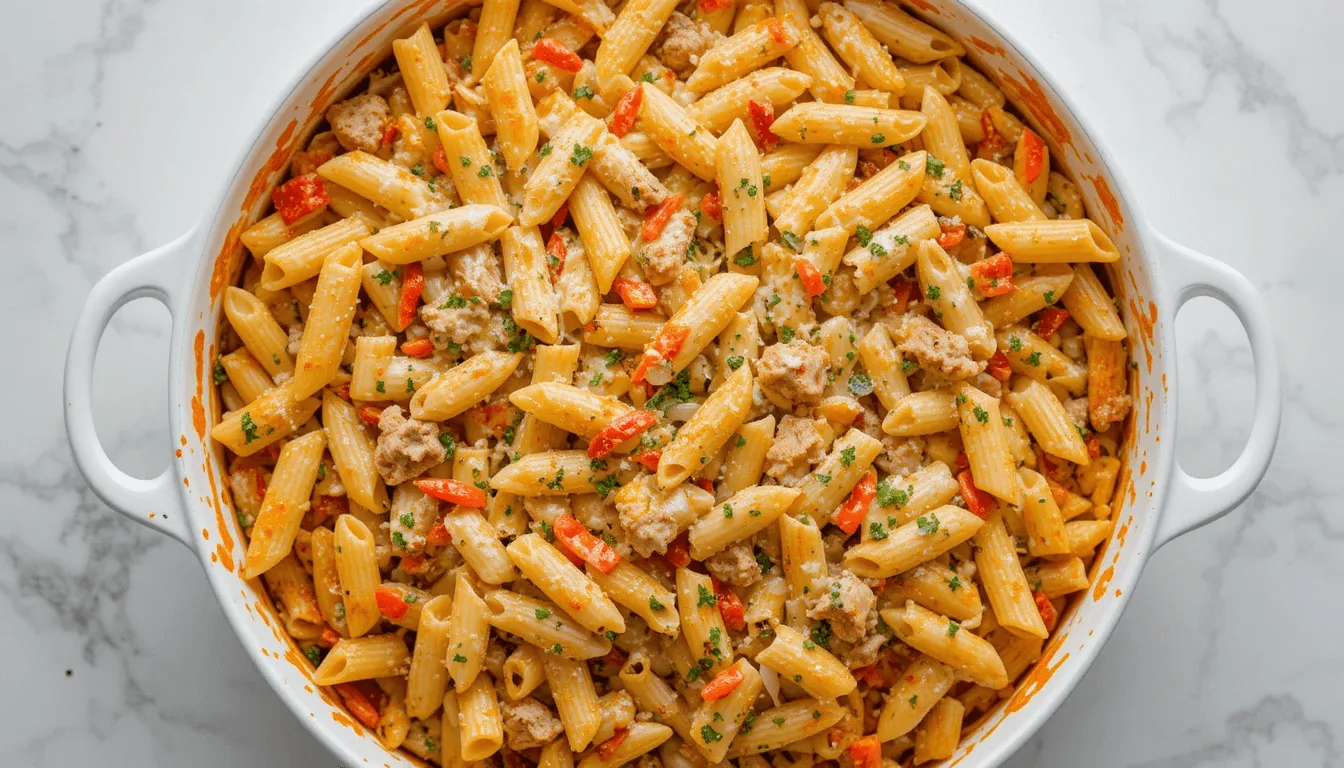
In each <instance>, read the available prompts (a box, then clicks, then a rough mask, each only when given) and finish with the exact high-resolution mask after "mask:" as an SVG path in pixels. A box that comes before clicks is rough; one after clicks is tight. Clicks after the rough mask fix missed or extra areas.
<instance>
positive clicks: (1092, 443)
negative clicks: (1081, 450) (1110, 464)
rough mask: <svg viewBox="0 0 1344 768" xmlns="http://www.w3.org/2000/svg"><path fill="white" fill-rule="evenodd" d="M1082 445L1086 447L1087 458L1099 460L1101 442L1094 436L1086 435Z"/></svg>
mask: <svg viewBox="0 0 1344 768" xmlns="http://www.w3.org/2000/svg"><path fill="white" fill-rule="evenodd" d="M1083 443H1084V444H1085V445H1086V446H1087V455H1088V458H1092V459H1097V458H1101V441H1100V440H1098V439H1097V436H1096V435H1088V436H1087V439H1086V440H1084V441H1083Z"/></svg>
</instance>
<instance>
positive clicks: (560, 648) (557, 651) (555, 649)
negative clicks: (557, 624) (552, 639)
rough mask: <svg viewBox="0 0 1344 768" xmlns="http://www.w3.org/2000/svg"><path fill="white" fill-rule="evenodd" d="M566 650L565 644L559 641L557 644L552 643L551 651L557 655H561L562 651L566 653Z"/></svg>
mask: <svg viewBox="0 0 1344 768" xmlns="http://www.w3.org/2000/svg"><path fill="white" fill-rule="evenodd" d="M564 652H565V646H563V645H561V644H559V643H556V644H555V645H552V646H551V653H554V654H555V655H557V656H558V655H560V654H562V653H564Z"/></svg>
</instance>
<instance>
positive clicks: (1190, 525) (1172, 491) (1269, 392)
mask: <svg viewBox="0 0 1344 768" xmlns="http://www.w3.org/2000/svg"><path fill="white" fill-rule="evenodd" d="M1152 240H1153V242H1154V243H1155V244H1156V245H1157V251H1158V256H1159V259H1160V263H1161V265H1162V272H1163V273H1164V274H1163V277H1164V278H1167V279H1166V280H1164V282H1166V284H1167V285H1168V286H1170V289H1169V290H1170V291H1171V294H1170V295H1169V296H1168V297H1167V306H1168V307H1170V309H1169V310H1168V311H1169V312H1171V313H1172V314H1171V315H1170V317H1172V318H1174V317H1175V316H1176V313H1177V312H1179V311H1180V309H1181V307H1182V306H1184V305H1185V303H1186V302H1187V301H1189V300H1191V299H1193V298H1195V297H1198V296H1208V297H1210V298H1213V299H1216V300H1217V301H1219V302H1222V304H1223V305H1224V306H1226V307H1227V308H1228V309H1230V310H1232V312H1233V314H1235V315H1236V316H1237V319H1238V320H1240V321H1241V325H1242V327H1243V328H1245V329H1246V336H1247V338H1248V339H1250V342H1251V355H1252V356H1253V357H1254V367H1255V415H1254V418H1253V421H1252V422H1251V434H1250V437H1249V438H1248V439H1247V440H1246V446H1245V448H1243V449H1242V451H1241V455H1240V456H1238V457H1237V460H1236V461H1234V462H1232V466H1230V467H1228V468H1227V469H1226V470H1224V471H1223V472H1221V473H1219V474H1217V475H1214V476H1213V477H1192V476H1190V474H1188V473H1187V472H1186V471H1185V470H1184V469H1182V468H1181V464H1180V462H1179V461H1177V462H1176V463H1175V466H1174V467H1173V469H1172V475H1171V483H1170V485H1169V487H1168V490H1167V498H1166V503H1165V504H1164V505H1163V512H1162V516H1161V518H1160V521H1159V522H1158V528H1157V537H1156V538H1155V539H1154V541H1155V544H1156V547H1161V546H1162V545H1164V544H1166V543H1167V542H1169V541H1171V540H1172V539H1175V538H1176V537H1177V536H1180V535H1182V534H1184V533H1188V532H1190V531H1193V530H1194V529H1196V528H1199V527H1201V526H1204V525H1207V524H1208V523H1211V522H1213V521H1214V520H1217V519H1218V518H1220V517H1222V516H1223V515H1226V514H1227V513H1228V512H1231V511H1232V510H1233V509H1235V508H1236V507H1237V505H1239V504H1241V502H1243V501H1245V500H1246V497H1247V496H1250V495H1251V491H1253V490H1255V486H1256V485H1257V484H1258V483H1259V482H1260V479H1261V478H1262V477H1264V475H1265V471H1266V470H1267V469H1269V461H1270V459H1271V458H1273V456H1274V446H1275V443H1276V442H1277V441H1278V436H1279V422H1280V421H1281V418H1282V415H1283V398H1282V394H1281V391H1280V389H1281V383H1280V381H1279V359H1278V351H1277V350H1276V349H1275V346H1274V336H1273V334H1272V333H1271V332H1270V327H1269V308H1268V307H1267V306H1266V304H1265V300H1264V298H1263V297H1262V296H1261V295H1260V293H1259V292H1258V291H1257V290H1256V289H1255V288H1254V286H1252V285H1251V282H1250V281H1249V280H1247V279H1246V278H1245V276H1243V275H1242V274H1241V273H1240V272H1237V271H1236V270H1234V269H1232V268H1231V267H1228V266H1227V265H1225V264H1223V263H1221V262H1219V261H1215V260H1214V259H1211V258H1209V257H1208V256H1205V255H1203V254H1201V253H1197V252H1195V251H1192V250H1190V249H1189V248H1187V247H1185V246H1183V245H1181V244H1179V243H1176V242H1174V241H1172V240H1171V239H1170V238H1167V237H1166V236H1164V235H1162V234H1160V233H1156V232H1154V233H1153V236H1152Z"/></svg>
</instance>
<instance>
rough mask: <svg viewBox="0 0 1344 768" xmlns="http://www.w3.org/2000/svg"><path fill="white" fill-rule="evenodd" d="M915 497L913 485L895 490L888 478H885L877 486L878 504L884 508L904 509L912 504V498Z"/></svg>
mask: <svg viewBox="0 0 1344 768" xmlns="http://www.w3.org/2000/svg"><path fill="white" fill-rule="evenodd" d="M914 495H915V486H913V485H909V486H906V487H905V488H893V487H891V481H890V480H889V479H888V478H883V479H882V480H881V481H879V482H878V484H877V503H878V504H879V505H881V506H883V507H904V506H905V505H906V504H909V503H910V497H911V496H914Z"/></svg>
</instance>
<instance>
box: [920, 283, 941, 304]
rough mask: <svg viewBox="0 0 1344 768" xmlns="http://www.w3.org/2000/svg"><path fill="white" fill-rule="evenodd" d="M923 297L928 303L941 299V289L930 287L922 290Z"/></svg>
mask: <svg viewBox="0 0 1344 768" xmlns="http://www.w3.org/2000/svg"><path fill="white" fill-rule="evenodd" d="M924 295H925V296H928V297H929V301H937V300H938V299H940V298H942V297H943V289H942V288H939V287H938V286H936V285H930V286H929V287H928V288H926V289H925V290H924Z"/></svg>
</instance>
